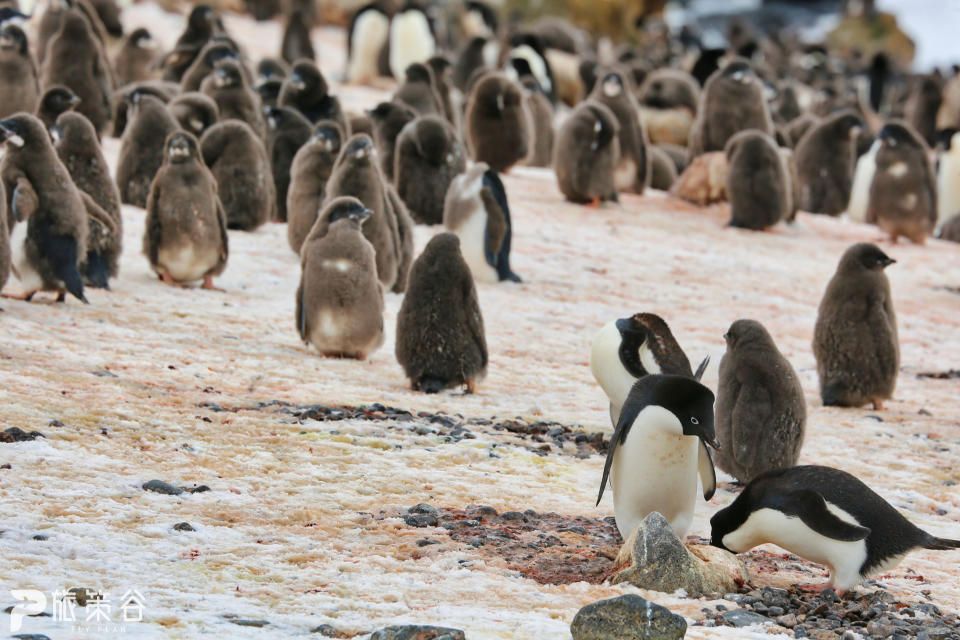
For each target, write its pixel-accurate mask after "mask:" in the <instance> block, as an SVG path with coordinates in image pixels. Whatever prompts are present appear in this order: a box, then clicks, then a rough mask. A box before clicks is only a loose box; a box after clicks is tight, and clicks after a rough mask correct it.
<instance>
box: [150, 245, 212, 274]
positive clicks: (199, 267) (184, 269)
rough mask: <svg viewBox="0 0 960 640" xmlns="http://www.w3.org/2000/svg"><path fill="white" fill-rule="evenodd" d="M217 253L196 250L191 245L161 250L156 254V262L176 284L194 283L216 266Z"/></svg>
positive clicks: (209, 250) (207, 250) (210, 250)
mask: <svg viewBox="0 0 960 640" xmlns="http://www.w3.org/2000/svg"><path fill="white" fill-rule="evenodd" d="M219 259H220V255H219V252H218V251H217V250H216V249H214V248H209V249H202V250H199V251H198V250H197V247H196V246H194V245H193V243H189V242H188V243H186V244H182V245H179V246H177V247H169V248H162V249H160V250H159V251H158V252H157V262H159V264H160V265H161V266H162V267H164V268H165V269H166V270H167V272H168V273H169V274H170V276H171V277H172V278H173V279H174V280H176V281H177V282H196V281H197V280H201V279H203V277H204V276H205V275H206V274H207V273H208V272H209V271H210V270H211V269H213V268H214V267H215V266H216V265H217V261H218V260H219Z"/></svg>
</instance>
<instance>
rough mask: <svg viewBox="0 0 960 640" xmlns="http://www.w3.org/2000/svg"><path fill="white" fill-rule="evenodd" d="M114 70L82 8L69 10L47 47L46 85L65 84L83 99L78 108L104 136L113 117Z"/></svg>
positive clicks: (44, 79)
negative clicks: (81, 10) (112, 70)
mask: <svg viewBox="0 0 960 640" xmlns="http://www.w3.org/2000/svg"><path fill="white" fill-rule="evenodd" d="M111 74H112V72H111V69H110V67H109V63H108V61H107V58H106V55H105V53H104V51H103V49H102V48H101V45H100V42H98V41H97V39H96V37H95V36H94V35H93V33H92V31H91V29H90V25H89V23H88V22H87V20H86V19H85V18H84V17H83V14H82V13H81V12H80V10H79V9H71V10H70V11H67V13H66V15H64V17H63V25H62V26H61V27H60V30H59V31H57V33H56V35H54V37H53V39H52V40H51V41H50V44H49V46H48V47H47V56H46V59H45V61H44V72H43V86H45V87H49V86H52V85H55V84H62V85H64V86H67V87H70V89H71V90H72V91H73V92H74V93H75V94H77V96H78V97H79V98H80V104H78V105H77V107H76V109H77V111H79V112H80V113H82V114H83V115H85V116H86V117H87V119H88V120H90V122H91V123H92V124H93V127H94V129H96V130H97V135H98V136H99V135H101V134H102V133H103V132H104V131H105V130H106V128H107V124H108V123H109V122H110V121H111V119H112V117H113V102H112V94H113V84H112V79H111Z"/></svg>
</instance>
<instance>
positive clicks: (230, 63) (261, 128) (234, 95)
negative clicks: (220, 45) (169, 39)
mask: <svg viewBox="0 0 960 640" xmlns="http://www.w3.org/2000/svg"><path fill="white" fill-rule="evenodd" d="M200 91H201V92H203V93H205V94H206V95H208V96H209V97H210V98H212V99H213V101H214V102H216V103H217V110H218V111H219V112H220V120H221V121H223V120H229V119H230V118H236V119H237V120H242V121H244V122H246V123H247V124H248V125H250V128H251V129H253V131H254V133H256V134H257V137H259V138H260V139H261V140H266V139H267V125H266V123H265V122H264V117H263V107H262V106H261V105H260V96H258V95H257V94H256V93H255V92H254V91H253V89H251V88H250V86H249V85H248V84H247V79H246V76H245V75H244V72H243V70H242V68H241V66H240V63H239V62H237V61H236V60H231V59H229V58H227V59H225V60H220V61H219V62H218V63H217V66H216V67H215V68H214V70H213V73H211V74H210V75H209V76H207V77H206V78H205V79H204V81H203V83H202V84H201V85H200Z"/></svg>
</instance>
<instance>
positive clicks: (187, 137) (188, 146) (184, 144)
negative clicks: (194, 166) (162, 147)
mask: <svg viewBox="0 0 960 640" xmlns="http://www.w3.org/2000/svg"><path fill="white" fill-rule="evenodd" d="M197 148H198V146H197V139H196V138H195V137H194V136H193V134H192V133H187V132H186V131H174V132H173V133H171V134H170V136H169V137H167V158H168V159H169V161H170V162H172V163H180V162H189V161H190V160H191V159H193V158H195V157H196V156H197V154H198V151H197Z"/></svg>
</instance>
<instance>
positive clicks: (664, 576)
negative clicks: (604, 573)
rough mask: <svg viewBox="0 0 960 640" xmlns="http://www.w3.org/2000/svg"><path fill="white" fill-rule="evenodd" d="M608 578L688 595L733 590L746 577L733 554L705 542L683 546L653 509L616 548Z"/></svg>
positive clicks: (668, 525)
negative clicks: (611, 571)
mask: <svg viewBox="0 0 960 640" xmlns="http://www.w3.org/2000/svg"><path fill="white" fill-rule="evenodd" d="M615 566H617V567H623V568H622V569H621V570H620V571H618V572H617V573H615V574H614V575H613V576H612V577H611V578H610V581H611V582H612V583H614V584H617V583H619V582H629V583H630V584H632V585H635V586H638V587H640V588H641V589H652V590H654V591H663V592H665V593H673V592H674V591H676V590H677V589H683V590H684V591H686V593H687V595H688V596H691V597H698V596H702V595H707V594H724V593H734V592H736V591H737V589H738V587H739V585H741V584H743V583H744V582H745V581H746V580H747V568H746V566H744V564H743V562H742V561H741V560H740V559H739V558H738V557H737V556H735V555H733V554H732V553H730V552H728V551H724V550H723V549H720V548H718V547H711V546H708V545H691V546H690V547H689V548H688V547H686V546H684V544H683V543H682V542H681V541H680V538H678V537H677V534H675V533H674V532H673V529H671V528H670V523H668V522H667V519H666V518H664V517H663V516H662V515H660V514H659V513H657V512H653V513H651V514H650V515H648V516H647V517H646V518H644V519H643V522H641V523H640V524H639V525H637V528H636V529H634V530H633V531H632V532H631V533H630V535H629V536H627V539H626V541H625V542H624V543H623V546H622V547H621V548H620V553H619V554H618V555H617V560H616V565H615Z"/></svg>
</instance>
